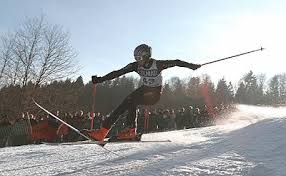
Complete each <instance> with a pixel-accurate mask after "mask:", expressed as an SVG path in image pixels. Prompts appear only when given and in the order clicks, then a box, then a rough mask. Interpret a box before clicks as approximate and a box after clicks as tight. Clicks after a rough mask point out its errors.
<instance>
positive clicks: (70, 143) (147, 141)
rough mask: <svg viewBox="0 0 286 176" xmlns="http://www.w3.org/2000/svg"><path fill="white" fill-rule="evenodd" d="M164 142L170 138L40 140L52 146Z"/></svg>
mask: <svg viewBox="0 0 286 176" xmlns="http://www.w3.org/2000/svg"><path fill="white" fill-rule="evenodd" d="M165 142H171V140H144V141H135V140H133V141H128V140H124V141H120V140H118V141H108V140H107V141H102V142H100V143H99V142H98V141H90V140H86V141H76V142H59V143H58V142H42V144H45V145H54V146H60V145H83V144H84V145H86V144H97V145H100V146H102V147H104V146H105V145H106V144H124V143H126V144H129V143H130V144H131V143H138V144H140V143H165Z"/></svg>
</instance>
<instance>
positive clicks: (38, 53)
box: [0, 16, 78, 111]
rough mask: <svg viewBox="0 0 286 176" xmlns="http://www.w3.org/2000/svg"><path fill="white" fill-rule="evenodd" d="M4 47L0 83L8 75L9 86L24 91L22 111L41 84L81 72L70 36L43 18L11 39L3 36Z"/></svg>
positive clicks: (28, 23)
mask: <svg viewBox="0 0 286 176" xmlns="http://www.w3.org/2000/svg"><path fill="white" fill-rule="evenodd" d="M1 46H2V47H1V49H0V54H1V55H0V59H1V60H0V62H1V67H0V80H1V79H2V80H4V75H5V76H6V77H5V80H6V81H5V82H6V84H8V85H19V86H20V87H21V93H20V95H21V96H20V99H19V106H20V107H21V108H20V109H19V110H20V111H21V110H23V107H27V105H28V104H29V100H28V99H27V97H29V96H31V95H33V94H34V93H35V90H36V88H37V87H39V86H40V85H41V84H44V83H49V82H52V81H54V80H59V79H62V78H65V77H71V76H72V75H73V74H74V73H76V71H77V70H78V67H77V65H76V60H75V58H76V52H75V50H74V49H73V48H72V46H71V44H70V36H69V34H68V33H67V32H66V31H64V30H63V28H62V27H61V26H59V25H52V24H49V23H48V22H46V21H45V20H44V17H43V16H40V17H37V18H30V19H27V20H26V21H25V22H24V23H23V24H22V25H20V27H19V28H18V29H16V30H15V31H14V32H13V33H12V34H11V35H6V36H3V39H2V45H1ZM2 63H3V64H2ZM2 80H1V82H3V83H4V81H2ZM31 84H33V85H34V88H33V89H32V90H31V86H30V85H31ZM28 85H29V86H28ZM2 86H3V85H2ZM28 87H29V88H28Z"/></svg>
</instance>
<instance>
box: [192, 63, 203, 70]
mask: <svg viewBox="0 0 286 176" xmlns="http://www.w3.org/2000/svg"><path fill="white" fill-rule="evenodd" d="M201 66H202V65H200V64H192V68H191V69H193V70H196V69H198V68H200V67H201Z"/></svg>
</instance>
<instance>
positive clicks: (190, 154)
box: [0, 105, 286, 176]
mask: <svg viewBox="0 0 286 176" xmlns="http://www.w3.org/2000/svg"><path fill="white" fill-rule="evenodd" d="M285 135H286V108H270V107H254V106H245V105H239V106H238V111H236V112H234V113H232V114H230V115H229V117H228V120H225V121H221V122H219V123H218V125H217V126H212V127H206V128H200V129H188V130H180V131H171V132H162V133H153V134H146V135H144V136H143V140H144V139H145V140H163V139H170V140H172V142H169V143H122V144H107V145H106V148H107V149H110V150H112V151H114V152H115V153H117V154H120V155H121V156H122V157H118V156H116V155H114V154H112V153H108V152H107V151H105V150H103V149H101V148H100V147H98V146H97V145H95V144H82V145H58V146H52V145H45V144H43V145H29V146H20V147H7V148H1V149H0V175H1V176H2V175H9V176H10V175H21V176H22V175H74V176H75V175H144V176H145V175H154V176H155V175H156V176H158V175H176V176H177V175H203V176H205V175H212V176H213V175H253V176H264V175H265V176H269V175H275V176H279V175H281V176H282V175H286V165H285V163H286V149H285V145H286V140H285Z"/></svg>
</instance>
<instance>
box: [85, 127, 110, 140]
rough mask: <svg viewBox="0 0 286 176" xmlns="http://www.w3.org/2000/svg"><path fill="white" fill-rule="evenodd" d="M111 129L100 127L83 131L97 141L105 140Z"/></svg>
mask: <svg viewBox="0 0 286 176" xmlns="http://www.w3.org/2000/svg"><path fill="white" fill-rule="evenodd" d="M108 132H109V129H107V128H100V129H96V130H83V131H82V133H83V134H85V135H88V136H89V137H90V138H92V139H93V140H96V141H103V140H104V138H105V137H106V136H107V134H108Z"/></svg>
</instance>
